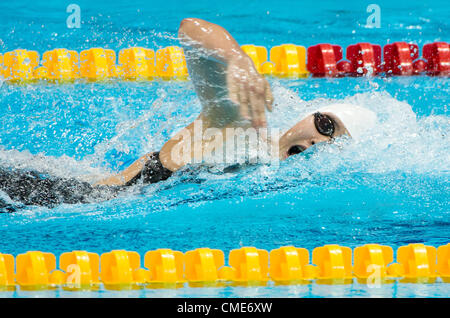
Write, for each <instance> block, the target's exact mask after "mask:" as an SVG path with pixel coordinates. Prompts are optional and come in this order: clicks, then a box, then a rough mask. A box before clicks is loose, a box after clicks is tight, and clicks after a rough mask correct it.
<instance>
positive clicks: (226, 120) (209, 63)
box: [98, 18, 376, 185]
mask: <svg viewBox="0 0 450 318" xmlns="http://www.w3.org/2000/svg"><path fill="white" fill-rule="evenodd" d="M178 36H179V39H180V42H181V44H182V46H183V47H184V51H185V56H186V62H187V65H188V70H189V75H190V77H191V79H192V81H193V83H194V86H195V90H196V93H197V96H198V98H199V100H200V102H201V104H202V112H201V113H200V115H199V116H198V118H197V119H196V121H200V122H201V125H199V126H201V127H202V129H203V132H204V131H205V130H206V129H208V128H216V129H217V128H218V129H220V130H222V131H224V130H225V129H226V128H244V129H245V128H248V127H254V128H256V129H258V128H265V127H266V126H267V121H266V113H265V111H266V110H267V111H272V103H273V97H272V92H271V88H270V85H269V83H268V82H267V80H266V79H265V78H264V76H262V75H261V74H259V73H258V72H257V71H256V68H255V65H254V64H253V61H252V60H251V58H250V57H249V56H248V55H247V54H246V53H245V52H244V51H243V50H242V49H241V47H240V46H239V44H238V43H237V42H236V40H235V39H234V38H233V37H232V36H231V35H230V34H229V33H228V32H227V31H226V30H225V29H224V28H222V27H220V26H219V25H216V24H213V23H210V22H207V21H204V20H201V19H194V18H187V19H184V20H183V21H182V22H181V24H180V28H179V30H178ZM375 121H376V115H375V113H373V112H372V111H370V110H367V109H365V108H363V107H359V106H354V105H350V104H333V105H329V106H326V107H323V108H321V109H319V110H317V111H316V112H314V113H313V114H310V115H308V116H306V117H305V118H304V119H302V120H301V121H299V122H298V123H297V124H296V125H294V126H293V127H292V128H291V129H289V130H288V131H287V132H286V133H285V134H284V135H282V136H281V138H280V139H279V142H278V145H279V151H278V153H279V156H280V158H279V159H281V160H284V159H286V158H288V157H289V156H292V155H295V154H299V153H301V152H303V151H305V150H306V149H308V148H309V147H311V146H313V145H315V144H317V143H320V142H329V141H332V140H333V139H334V138H336V137H339V136H341V135H344V134H347V135H350V136H351V137H353V138H358V137H359V136H360V135H361V134H362V133H363V132H364V131H365V130H366V129H369V128H370V127H373V126H374V124H375ZM194 124H195V121H194V122H193V123H191V124H190V125H188V126H187V127H186V128H184V129H183V130H182V131H180V132H179V133H177V134H176V135H175V136H174V137H173V138H171V139H170V140H169V141H167V142H166V143H165V144H164V145H163V147H162V149H161V150H160V151H159V152H155V153H151V154H146V155H144V156H143V157H141V158H139V159H138V160H137V161H135V162H134V163H133V164H132V165H131V166H129V167H128V168H126V169H125V170H124V171H122V172H121V173H119V174H117V175H114V176H112V177H109V178H107V179H104V180H101V181H100V182H98V184H102V185H127V184H130V183H133V182H134V181H135V180H136V179H137V178H140V177H141V176H143V177H144V182H145V180H146V179H145V178H146V175H147V174H148V173H149V172H151V173H152V177H151V178H150V179H151V180H152V181H153V180H154V181H159V180H165V179H167V178H168V177H169V176H170V175H171V174H172V173H173V172H175V171H177V170H179V169H180V168H181V167H183V166H185V165H187V164H189V163H191V162H193V159H194V158H195V157H197V158H198V157H202V154H203V149H205V147H208V144H207V143H208V142H207V141H202V146H201V147H187V148H192V151H191V155H190V156H187V157H186V156H182V155H181V154H180V152H178V151H173V150H174V148H175V147H178V148H182V147H183V145H180V143H185V142H190V143H193V142H192V140H191V139H189V138H182V137H183V136H185V135H186V133H187V135H189V136H194V135H195V133H194V126H195V125H194ZM222 136H226V133H225V132H224V133H223V134H222ZM224 142H226V140H225V141H224ZM149 162H151V164H150V165H151V168H150V169H149V168H148V167H147V165H148V163H149ZM150 179H149V180H150Z"/></svg>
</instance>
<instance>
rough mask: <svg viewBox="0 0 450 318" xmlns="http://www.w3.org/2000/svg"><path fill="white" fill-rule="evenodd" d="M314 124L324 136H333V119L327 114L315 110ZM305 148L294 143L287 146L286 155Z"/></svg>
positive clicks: (297, 152) (294, 153)
mask: <svg viewBox="0 0 450 318" xmlns="http://www.w3.org/2000/svg"><path fill="white" fill-rule="evenodd" d="M313 116H314V126H316V129H317V131H318V132H319V133H320V134H321V135H324V136H327V137H333V134H334V131H335V125H334V121H333V120H332V119H331V118H330V117H329V116H327V115H325V114H322V113H319V112H316V113H314V115H313ZM305 150H306V148H305V147H303V146H300V145H295V146H292V147H291V148H289V150H288V155H289V156H292V155H296V154H299V153H301V152H303V151H305Z"/></svg>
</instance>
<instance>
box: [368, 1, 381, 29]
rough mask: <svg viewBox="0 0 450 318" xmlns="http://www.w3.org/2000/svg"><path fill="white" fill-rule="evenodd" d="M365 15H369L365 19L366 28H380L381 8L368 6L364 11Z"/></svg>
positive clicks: (376, 5) (372, 5) (373, 5)
mask: <svg viewBox="0 0 450 318" xmlns="http://www.w3.org/2000/svg"><path fill="white" fill-rule="evenodd" d="M366 11H367V13H371V15H369V16H368V17H367V21H366V28H377V29H379V28H381V8H380V6H379V5H378V4H369V5H368V6H367V9H366Z"/></svg>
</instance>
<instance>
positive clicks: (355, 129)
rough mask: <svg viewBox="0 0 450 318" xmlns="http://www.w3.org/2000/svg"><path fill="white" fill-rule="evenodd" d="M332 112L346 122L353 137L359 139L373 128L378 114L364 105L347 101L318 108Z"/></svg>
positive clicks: (325, 111)
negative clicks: (347, 102)
mask: <svg viewBox="0 0 450 318" xmlns="http://www.w3.org/2000/svg"><path fill="white" fill-rule="evenodd" d="M317 111H318V112H323V113H332V114H333V115H335V116H336V117H337V118H339V119H340V120H341V121H342V123H343V124H344V126H345V128H347V131H348V132H349V134H350V136H351V137H352V138H353V139H359V138H360V137H361V136H362V135H363V134H364V132H366V131H367V130H369V129H371V128H373V127H374V126H375V124H376V122H377V115H376V114H375V113H374V112H373V111H371V110H369V109H367V108H364V107H361V106H356V105H352V104H346V103H337V104H331V105H328V106H325V107H322V108H319V109H318V110H317Z"/></svg>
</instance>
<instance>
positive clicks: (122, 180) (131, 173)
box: [95, 153, 152, 186]
mask: <svg viewBox="0 0 450 318" xmlns="http://www.w3.org/2000/svg"><path fill="white" fill-rule="evenodd" d="M151 155H152V153H148V154H145V155H143V156H142V157H140V158H139V159H137V160H136V161H135V162H133V163H132V164H131V165H130V166H129V167H128V168H126V169H125V170H123V171H122V172H120V173H118V174H116V175H113V176H111V177H108V178H106V179H103V180H100V181H98V182H97V183H95V185H110V186H123V185H125V184H127V183H128V182H129V181H130V180H131V179H133V178H134V177H135V176H137V175H138V173H140V172H141V171H142V169H144V166H145V163H146V162H147V161H148V160H150V159H151Z"/></svg>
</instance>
